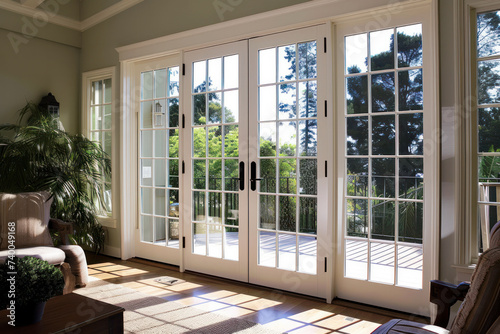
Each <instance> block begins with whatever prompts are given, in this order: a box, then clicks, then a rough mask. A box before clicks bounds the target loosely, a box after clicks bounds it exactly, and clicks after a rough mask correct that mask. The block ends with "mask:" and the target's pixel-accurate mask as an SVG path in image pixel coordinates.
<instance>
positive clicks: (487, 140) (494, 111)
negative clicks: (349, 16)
mask: <svg viewBox="0 0 500 334" xmlns="http://www.w3.org/2000/svg"><path fill="white" fill-rule="evenodd" d="M477 123H478V141H479V148H478V152H499V151H500V131H499V129H500V108H479V109H478V122H477Z"/></svg>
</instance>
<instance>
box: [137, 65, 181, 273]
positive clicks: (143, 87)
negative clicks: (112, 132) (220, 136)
mask: <svg viewBox="0 0 500 334" xmlns="http://www.w3.org/2000/svg"><path fill="white" fill-rule="evenodd" d="M179 61H180V59H179V58H176V57H169V58H162V59H157V60H152V61H145V62H141V63H139V64H137V65H136V75H135V82H136V83H137V84H138V87H139V88H138V89H137V90H136V92H135V94H136V96H135V101H136V110H138V113H137V115H138V120H137V124H138V155H139V159H138V166H137V167H138V171H139V172H138V178H139V180H138V184H139V192H138V198H139V205H138V209H139V217H138V219H137V233H136V235H135V250H136V256H138V257H144V258H148V259H151V260H155V261H161V262H167V263H172V264H176V265H179V264H180V243H179V241H180V237H181V235H182V231H181V226H180V218H181V217H180V211H179V204H180V200H179V199H180V190H181V189H180V178H179V160H180V159H179V152H180V144H181V142H180V140H179V138H180V137H179V130H180V129H179V128H180V126H179V125H180V123H179V120H180V118H179V105H180V104H179V88H180V77H181V76H180V72H179Z"/></svg>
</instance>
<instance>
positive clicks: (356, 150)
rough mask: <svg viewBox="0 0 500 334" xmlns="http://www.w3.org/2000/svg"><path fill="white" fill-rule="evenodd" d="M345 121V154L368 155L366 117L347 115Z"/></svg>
mask: <svg viewBox="0 0 500 334" xmlns="http://www.w3.org/2000/svg"><path fill="white" fill-rule="evenodd" d="M346 122H347V138H346V142H347V154H348V155H368V117H349V118H347V119H346Z"/></svg>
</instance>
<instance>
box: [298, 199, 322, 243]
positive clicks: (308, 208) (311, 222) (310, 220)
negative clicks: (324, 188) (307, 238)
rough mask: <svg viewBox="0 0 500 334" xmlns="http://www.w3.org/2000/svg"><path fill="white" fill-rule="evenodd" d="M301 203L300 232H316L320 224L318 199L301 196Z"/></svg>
mask: <svg viewBox="0 0 500 334" xmlns="http://www.w3.org/2000/svg"><path fill="white" fill-rule="evenodd" d="M299 203H300V205H299V214H300V219H299V232H300V233H311V234H316V233H317V226H318V215H317V212H318V201H317V199H316V198H312V197H300V201H299Z"/></svg>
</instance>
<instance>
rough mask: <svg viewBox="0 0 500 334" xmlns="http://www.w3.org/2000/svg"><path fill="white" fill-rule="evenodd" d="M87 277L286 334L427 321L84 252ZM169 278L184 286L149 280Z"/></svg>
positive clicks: (356, 330) (366, 329) (367, 329)
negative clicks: (393, 321)
mask: <svg viewBox="0 0 500 334" xmlns="http://www.w3.org/2000/svg"><path fill="white" fill-rule="evenodd" d="M87 262H88V267H89V275H90V276H93V277H96V278H99V279H102V280H105V281H108V282H110V283H115V284H121V285H123V286H126V287H128V288H132V289H136V290H138V291H140V292H143V293H146V294H149V295H151V296H157V297H161V298H164V299H166V300H170V301H176V302H177V303H182V304H184V305H189V306H192V307H196V308H198V309H203V310H206V311H209V312H214V313H219V314H222V315H225V316H230V317H240V318H244V319H247V320H250V321H253V322H256V323H259V324H261V325H264V326H266V327H268V328H270V329H273V330H278V331H282V332H287V333H294V334H299V333H308V334H309V333H310V334H314V333H356V334H358V333H359V334H362V333H371V332H372V331H373V330H374V329H375V328H377V327H378V326H379V325H380V324H383V323H385V322H386V321H388V320H390V319H392V318H400V319H407V320H413V321H419V322H423V323H428V319H426V318H421V317H415V316H412V315H408V314H403V313H398V312H393V311H389V310H383V309H378V308H374V307H369V306H365V305H360V304H356V303H351V302H347V301H341V300H335V301H334V302H333V303H332V304H327V303H325V302H324V301H323V300H320V299H317V298H311V297H307V296H302V295H296V294H292V293H287V292H283V291H279V290H274V289H268V288H264V287H259V286H254V285H251V284H245V283H240V282H235V281H230V280H226V279H221V278H217V277H211V276H206V275H201V274H196V273H190V272H187V273H180V272H179V270H178V268H177V267H174V266H169V265H164V264H159V263H156V262H150V261H146V260H142V259H131V260H127V261H122V260H119V259H115V258H111V257H106V256H101V255H95V254H91V253H88V254H87ZM162 276H170V277H173V278H176V279H180V280H183V281H185V282H181V283H177V284H175V285H172V286H168V285H165V284H162V283H158V282H156V281H155V279H156V278H158V277H162Z"/></svg>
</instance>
